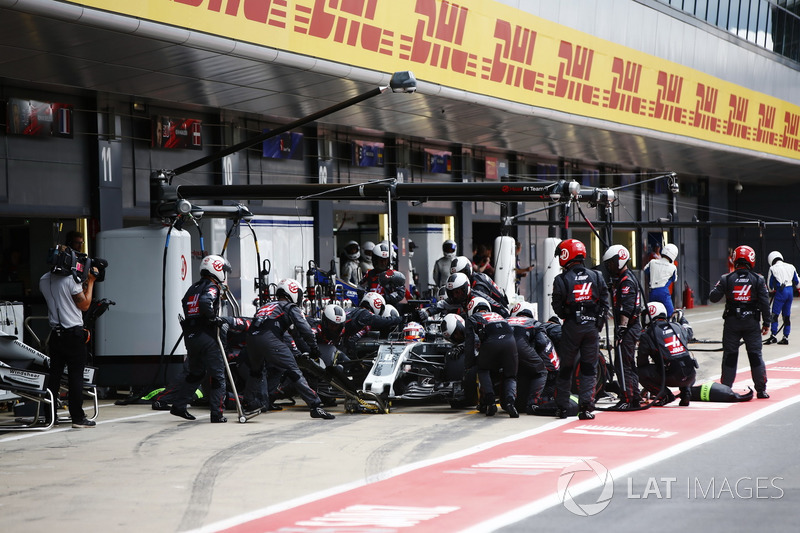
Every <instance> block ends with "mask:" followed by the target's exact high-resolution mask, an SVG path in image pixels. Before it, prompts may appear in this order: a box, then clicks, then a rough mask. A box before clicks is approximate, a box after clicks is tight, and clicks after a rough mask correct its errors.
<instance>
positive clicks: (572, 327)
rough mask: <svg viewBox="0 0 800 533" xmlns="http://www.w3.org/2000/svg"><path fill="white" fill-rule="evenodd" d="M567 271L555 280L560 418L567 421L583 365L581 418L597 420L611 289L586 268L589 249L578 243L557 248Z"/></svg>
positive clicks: (599, 275) (579, 402) (560, 260)
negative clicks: (572, 391)
mask: <svg viewBox="0 0 800 533" xmlns="http://www.w3.org/2000/svg"><path fill="white" fill-rule="evenodd" d="M556 255H557V257H558V262H559V264H560V265H561V267H562V268H563V269H564V271H563V272H562V273H561V274H559V275H558V276H556V278H555V280H553V311H555V313H556V314H557V315H558V317H559V318H561V320H563V321H564V323H563V326H562V337H561V343H560V344H559V347H558V355H559V358H560V359H561V369H560V370H559V371H558V380H557V381H556V405H557V406H558V410H557V413H556V416H558V418H566V417H567V409H568V408H569V396H570V389H571V387H572V378H573V375H574V374H575V365H577V364H579V363H580V379H579V380H578V383H579V390H578V418H580V419H581V420H591V419H593V418H594V414H592V411H593V410H594V389H595V385H596V384H597V361H598V357H599V355H600V331H601V330H602V329H603V325H604V324H605V317H606V312H607V311H608V286H607V285H606V282H605V280H604V279H603V276H602V275H601V274H600V273H599V272H597V271H595V270H591V269H588V268H586V267H585V266H584V264H583V263H584V261H585V260H586V247H585V246H584V245H583V243H582V242H581V241H579V240H576V239H567V240H565V241H562V242H561V243H560V244H559V245H558V246H557V247H556Z"/></svg>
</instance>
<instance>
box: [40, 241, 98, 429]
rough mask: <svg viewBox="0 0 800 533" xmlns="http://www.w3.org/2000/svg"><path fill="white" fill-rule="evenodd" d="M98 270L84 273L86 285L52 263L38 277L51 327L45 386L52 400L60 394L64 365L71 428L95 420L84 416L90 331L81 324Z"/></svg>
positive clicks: (69, 251)
mask: <svg viewBox="0 0 800 533" xmlns="http://www.w3.org/2000/svg"><path fill="white" fill-rule="evenodd" d="M60 253H62V254H69V255H70V256H71V257H72V261H73V262H74V261H75V253H74V251H73V250H72V249H71V248H69V247H65V248H63V249H62V250H61V252H60ZM97 274H98V272H97V269H96V268H91V269H90V272H89V273H88V274H87V277H86V286H85V287H84V285H83V283H82V282H81V281H82V280H80V279H77V278H76V276H74V275H73V274H72V272H71V270H64V269H61V268H59V267H58V266H55V267H53V268H52V269H51V271H50V272H47V273H45V274H44V275H43V276H42V277H41V278H40V280H39V290H41V291H42V295H44V298H45V300H46V301H47V319H48V322H49V323H50V328H52V333H51V334H50V341H49V344H48V346H49V355H50V376H49V378H48V382H47V388H48V389H50V392H51V393H53V400H54V401H56V400H57V399H58V397H59V389H60V387H61V377H62V376H63V374H64V367H66V368H67V372H68V376H67V379H68V385H69V396H68V398H67V399H68V401H69V416H70V418H72V427H74V428H92V427H94V426H95V422H94V420H89V419H88V418H86V413H84V411H83V371H84V369H85V367H86V362H87V359H88V357H89V353H88V350H87V348H86V344H87V343H88V342H89V331H88V330H87V329H84V327H83V314H82V312H84V311H87V310H88V309H89V306H90V305H91V303H92V292H93V291H94V281H95V278H96V276H97Z"/></svg>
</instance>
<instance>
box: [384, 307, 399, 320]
mask: <svg viewBox="0 0 800 533" xmlns="http://www.w3.org/2000/svg"><path fill="white" fill-rule="evenodd" d="M383 316H389V317H398V316H400V312H399V311H398V310H397V308H396V307H395V306H393V305H392V304H386V305H385V306H384V307H383Z"/></svg>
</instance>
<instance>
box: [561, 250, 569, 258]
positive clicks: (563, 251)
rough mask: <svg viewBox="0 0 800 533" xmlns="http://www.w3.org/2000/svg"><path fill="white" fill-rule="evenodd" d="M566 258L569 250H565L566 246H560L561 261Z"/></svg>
mask: <svg viewBox="0 0 800 533" xmlns="http://www.w3.org/2000/svg"><path fill="white" fill-rule="evenodd" d="M567 259H569V250H567V249H566V248H562V249H561V260H562V261H566V260H567Z"/></svg>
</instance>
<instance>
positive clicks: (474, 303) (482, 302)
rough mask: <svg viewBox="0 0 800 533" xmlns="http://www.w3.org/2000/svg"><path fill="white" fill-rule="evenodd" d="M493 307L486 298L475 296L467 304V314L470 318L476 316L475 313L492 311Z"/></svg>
mask: <svg viewBox="0 0 800 533" xmlns="http://www.w3.org/2000/svg"><path fill="white" fill-rule="evenodd" d="M491 310H492V306H491V305H489V302H488V301H487V300H486V298H483V297H481V296H473V297H472V299H471V300H470V301H469V303H468V304H467V314H468V315H469V316H472V315H474V314H475V313H481V312H483V311H491Z"/></svg>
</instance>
